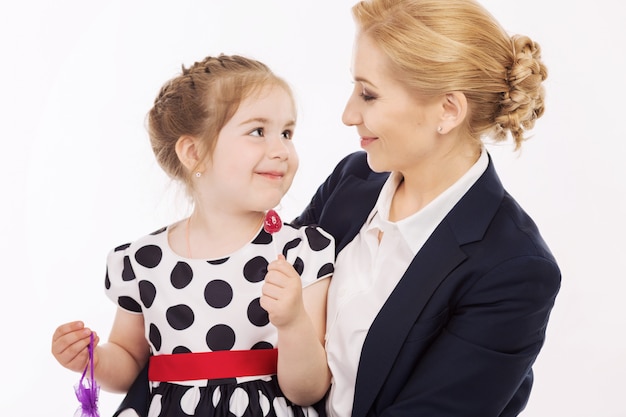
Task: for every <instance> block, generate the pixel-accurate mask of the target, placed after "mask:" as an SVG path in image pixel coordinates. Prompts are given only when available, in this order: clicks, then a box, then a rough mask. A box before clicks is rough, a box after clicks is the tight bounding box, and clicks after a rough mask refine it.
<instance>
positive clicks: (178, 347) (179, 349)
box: [172, 346, 191, 354]
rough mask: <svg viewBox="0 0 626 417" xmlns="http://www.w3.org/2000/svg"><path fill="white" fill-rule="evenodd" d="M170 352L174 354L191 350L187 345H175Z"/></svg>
mask: <svg viewBox="0 0 626 417" xmlns="http://www.w3.org/2000/svg"><path fill="white" fill-rule="evenodd" d="M172 353H174V354H176V353H191V350H190V349H189V348H188V347H185V346H176V347H175V348H174V349H173V350H172Z"/></svg>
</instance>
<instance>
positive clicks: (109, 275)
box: [104, 244, 142, 313]
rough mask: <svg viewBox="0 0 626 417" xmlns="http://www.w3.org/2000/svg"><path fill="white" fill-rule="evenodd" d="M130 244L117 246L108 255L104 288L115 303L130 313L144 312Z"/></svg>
mask: <svg viewBox="0 0 626 417" xmlns="http://www.w3.org/2000/svg"><path fill="white" fill-rule="evenodd" d="M129 247H130V244H125V245H121V246H118V247H116V248H115V249H113V250H112V251H111V252H109V254H108V256H107V264H106V276H105V279H104V290H105V293H106V295H107V297H109V298H110V299H111V300H112V301H113V302H114V303H116V304H117V305H118V306H119V307H121V308H122V309H124V310H126V311H128V312H130V313H142V308H141V303H140V296H139V286H138V285H137V278H136V276H135V273H134V271H133V268H132V265H131V262H130V253H129V252H130V250H129Z"/></svg>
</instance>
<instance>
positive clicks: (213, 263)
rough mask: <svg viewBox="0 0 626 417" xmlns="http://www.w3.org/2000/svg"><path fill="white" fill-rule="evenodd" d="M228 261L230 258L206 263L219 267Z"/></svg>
mask: <svg viewBox="0 0 626 417" xmlns="http://www.w3.org/2000/svg"><path fill="white" fill-rule="evenodd" d="M228 259H230V258H222V259H213V260H212V261H207V263H209V264H211V265H221V264H223V263H226V261H228Z"/></svg>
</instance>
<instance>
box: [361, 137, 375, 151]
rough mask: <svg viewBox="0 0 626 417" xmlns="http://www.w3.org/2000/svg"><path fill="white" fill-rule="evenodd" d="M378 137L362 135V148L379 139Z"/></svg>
mask: <svg viewBox="0 0 626 417" xmlns="http://www.w3.org/2000/svg"><path fill="white" fill-rule="evenodd" d="M377 139H378V138H375V137H370V136H361V148H365V147H367V146H368V145H369V144H371V143H372V142H374V141H375V140H377Z"/></svg>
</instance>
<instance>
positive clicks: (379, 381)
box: [350, 158, 504, 416]
mask: <svg viewBox="0 0 626 417" xmlns="http://www.w3.org/2000/svg"><path fill="white" fill-rule="evenodd" d="M503 195H504V189H503V188H502V184H501V183H500V180H499V179H498V177H497V174H496V172H495V170H494V168H493V164H492V161H491V158H490V160H489V166H488V167H487V170H486V171H485V173H484V174H483V175H482V176H481V177H480V178H479V179H478V181H477V182H476V183H475V184H474V185H473V186H472V187H471V188H470V190H469V191H468V192H467V193H466V194H465V196H463V198H462V199H461V200H460V201H459V203H457V205H456V206H455V207H454V208H453V209H452V210H451V211H450V213H448V215H447V216H446V217H445V218H444V220H443V221H442V222H441V223H440V224H439V226H437V228H436V229H435V231H434V232H433V233H432V235H431V236H430V238H429V239H428V240H427V241H426V243H425V244H424V246H423V247H422V249H421V250H420V251H419V252H418V253H417V255H416V256H415V258H414V259H413V261H412V262H411V264H410V265H409V267H408V268H407V271H406V272H405V274H404V275H403V277H402V278H401V279H400V281H399V282H398V285H397V286H396V288H395V289H394V290H393V291H392V293H391V295H390V296H389V298H388V299H387V301H386V302H385V304H384V305H383V307H382V309H381V310H380V311H379V313H378V315H377V316H376V318H375V319H374V322H373V323H372V326H371V327H370V330H369V332H368V334H367V337H366V339H365V343H364V344H363V350H362V352H361V360H360V362H359V368H358V372H357V379H356V387H355V395H354V408H353V412H352V415H353V416H365V415H367V412H368V411H369V409H370V407H371V406H372V404H373V402H374V400H375V399H376V396H377V395H378V392H379V391H380V389H381V387H382V385H383V383H384V381H385V379H386V377H387V375H388V374H389V371H390V370H391V368H392V366H393V364H394V361H395V359H396V357H397V355H398V353H399V351H400V350H401V348H402V346H403V344H404V341H405V339H406V337H407V335H408V333H409V332H410V330H411V329H412V327H413V325H414V324H415V321H416V320H417V319H418V317H419V315H420V314H421V312H422V310H423V309H424V306H425V305H426V303H427V302H428V300H429V299H430V298H431V296H432V294H433V293H434V292H435V291H436V290H437V288H438V287H439V285H440V284H441V283H442V282H443V280H444V279H445V278H446V277H447V276H448V274H449V273H450V272H451V271H452V270H453V269H454V268H456V267H457V266H458V265H459V264H460V263H461V262H463V260H464V259H465V258H466V255H465V253H464V252H463V250H462V249H461V246H462V245H463V244H466V243H469V242H473V241H477V240H480V239H481V238H482V236H483V235H484V232H485V230H486V229H487V227H488V225H489V223H490V222H491V219H492V218H493V216H494V214H495V212H496V210H497V209H498V207H499V205H500V202H501V201H502V197H503ZM468 219H471V221H468ZM350 239H352V237H350Z"/></svg>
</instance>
